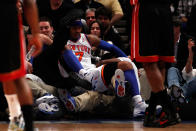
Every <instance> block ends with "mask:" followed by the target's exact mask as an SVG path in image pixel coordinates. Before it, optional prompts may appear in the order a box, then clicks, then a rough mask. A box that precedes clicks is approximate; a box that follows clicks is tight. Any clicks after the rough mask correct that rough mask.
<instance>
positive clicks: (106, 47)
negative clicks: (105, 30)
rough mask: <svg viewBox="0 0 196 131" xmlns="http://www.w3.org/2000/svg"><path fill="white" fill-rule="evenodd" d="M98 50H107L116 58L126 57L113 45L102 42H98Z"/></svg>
mask: <svg viewBox="0 0 196 131" xmlns="http://www.w3.org/2000/svg"><path fill="white" fill-rule="evenodd" d="M98 47H99V48H100V49H103V50H107V51H110V52H113V53H115V54H116V55H117V56H118V57H127V55H126V54H125V53H124V52H123V51H122V50H121V49H119V48H118V47H117V46H115V45H113V44H109V43H107V42H106V41H104V40H101V41H100V44H99V46H98Z"/></svg>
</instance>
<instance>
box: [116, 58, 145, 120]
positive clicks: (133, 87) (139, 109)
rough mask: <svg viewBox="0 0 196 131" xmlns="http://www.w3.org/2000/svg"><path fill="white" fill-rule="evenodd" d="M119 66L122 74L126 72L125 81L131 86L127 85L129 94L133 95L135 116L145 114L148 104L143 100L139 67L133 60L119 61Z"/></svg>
mask: <svg viewBox="0 0 196 131" xmlns="http://www.w3.org/2000/svg"><path fill="white" fill-rule="evenodd" d="M118 68H119V69H120V70H121V75H123V74H124V78H125V81H127V82H128V85H129V87H127V89H128V90H127V91H129V94H130V95H131V96H132V101H133V106H134V111H133V117H140V116H144V112H145V110H146V107H147V104H146V103H145V102H144V101H142V97H141V95H140V83H139V78H138V71H137V67H136V66H135V64H134V63H133V62H128V61H120V62H118ZM119 69H118V70H119ZM119 72H120V71H119ZM119 76H120V75H119Z"/></svg>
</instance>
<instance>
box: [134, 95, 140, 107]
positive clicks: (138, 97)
mask: <svg viewBox="0 0 196 131" xmlns="http://www.w3.org/2000/svg"><path fill="white" fill-rule="evenodd" d="M141 101H142V97H141V96H140V95H135V96H133V97H132V102H133V106H134V107H135V106H136V105H137V104H138V103H139V102H141Z"/></svg>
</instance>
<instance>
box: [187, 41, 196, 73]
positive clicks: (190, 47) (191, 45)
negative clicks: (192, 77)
mask: <svg viewBox="0 0 196 131" xmlns="http://www.w3.org/2000/svg"><path fill="white" fill-rule="evenodd" d="M194 46H195V43H194V41H193V40H192V39H189V40H188V50H189V57H188V59H187V62H186V66H185V70H186V73H190V72H191V71H192V64H193V55H194V52H193V48H194Z"/></svg>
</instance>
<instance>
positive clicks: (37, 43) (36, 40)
mask: <svg viewBox="0 0 196 131" xmlns="http://www.w3.org/2000/svg"><path fill="white" fill-rule="evenodd" d="M28 42H29V43H28V49H31V47H32V46H34V48H35V49H34V52H33V54H32V56H33V57H35V56H37V55H38V54H39V53H40V52H41V51H42V46H43V45H42V42H41V40H40V35H39V33H37V34H33V35H32V37H31V39H28Z"/></svg>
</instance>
